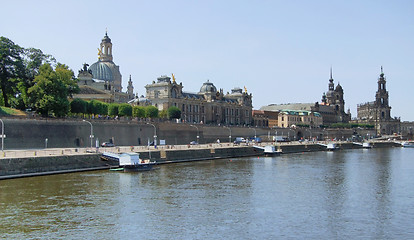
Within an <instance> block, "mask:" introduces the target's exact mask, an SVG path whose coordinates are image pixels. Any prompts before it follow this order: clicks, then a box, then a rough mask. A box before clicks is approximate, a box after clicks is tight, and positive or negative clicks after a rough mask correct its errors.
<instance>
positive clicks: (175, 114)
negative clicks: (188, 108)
mask: <svg viewBox="0 0 414 240" xmlns="http://www.w3.org/2000/svg"><path fill="white" fill-rule="evenodd" d="M168 118H169V119H174V118H175V119H178V118H181V110H180V109H179V108H178V107H175V106H172V107H170V108H168Z"/></svg>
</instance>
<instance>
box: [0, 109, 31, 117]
mask: <svg viewBox="0 0 414 240" xmlns="http://www.w3.org/2000/svg"><path fill="white" fill-rule="evenodd" d="M0 116H26V113H25V112H23V111H20V110H17V109H14V108H7V107H0Z"/></svg>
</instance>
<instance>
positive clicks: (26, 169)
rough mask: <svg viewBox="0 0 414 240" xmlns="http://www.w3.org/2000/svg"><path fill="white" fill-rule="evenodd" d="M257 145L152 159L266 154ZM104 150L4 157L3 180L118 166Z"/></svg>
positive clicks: (159, 154) (165, 153)
mask: <svg viewBox="0 0 414 240" xmlns="http://www.w3.org/2000/svg"><path fill="white" fill-rule="evenodd" d="M262 154H263V152H262V151H259V150H257V149H255V148H253V147H229V148H200V149H186V150H171V149H169V150H155V151H152V152H151V160H154V161H157V163H158V164H165V163H172V162H183V161H199V160H208V159H219V158H230V157H246V156H256V155H262ZM101 155H102V154H99V153H97V154H91V153H88V154H84V155H64V156H47V157H25V158H9V159H7V158H4V159H0V180H1V179H7V178H17V177H30V176H39V175H48V174H57V173H68V172H77V171H87V170H99V169H108V168H110V167H111V166H117V165H118V163H117V162H116V161H103V160H101V158H100V156H101ZM140 157H141V158H143V159H145V158H149V152H141V153H140Z"/></svg>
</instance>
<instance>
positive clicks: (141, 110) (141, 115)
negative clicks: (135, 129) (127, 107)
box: [132, 106, 145, 118]
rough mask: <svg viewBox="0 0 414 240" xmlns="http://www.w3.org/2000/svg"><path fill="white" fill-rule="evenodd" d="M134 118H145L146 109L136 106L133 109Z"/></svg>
mask: <svg viewBox="0 0 414 240" xmlns="http://www.w3.org/2000/svg"><path fill="white" fill-rule="evenodd" d="M132 116H133V117H138V118H144V117H145V108H144V107H141V106H134V107H132Z"/></svg>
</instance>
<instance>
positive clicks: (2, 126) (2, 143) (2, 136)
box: [0, 119, 6, 151]
mask: <svg viewBox="0 0 414 240" xmlns="http://www.w3.org/2000/svg"><path fill="white" fill-rule="evenodd" d="M0 122H1V151H3V150H4V138H5V137H6V135H4V123H3V120H1V119H0Z"/></svg>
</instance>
